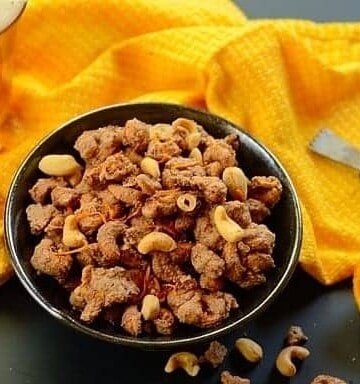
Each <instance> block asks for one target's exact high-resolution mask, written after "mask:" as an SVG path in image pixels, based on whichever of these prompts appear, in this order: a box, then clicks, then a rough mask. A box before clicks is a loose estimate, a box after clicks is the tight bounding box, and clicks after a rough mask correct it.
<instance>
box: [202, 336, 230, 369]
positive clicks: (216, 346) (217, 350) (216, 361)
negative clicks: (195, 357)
mask: <svg viewBox="0 0 360 384" xmlns="http://www.w3.org/2000/svg"><path fill="white" fill-rule="evenodd" d="M227 353H228V350H227V348H226V347H225V345H222V344H221V343H219V342H218V341H212V342H211V343H210V345H209V348H208V349H207V350H206V351H205V352H204V354H203V355H202V356H200V358H199V362H200V363H210V364H211V365H212V367H213V368H217V367H218V366H219V365H220V364H222V363H223V361H224V359H225V357H226V355H227Z"/></svg>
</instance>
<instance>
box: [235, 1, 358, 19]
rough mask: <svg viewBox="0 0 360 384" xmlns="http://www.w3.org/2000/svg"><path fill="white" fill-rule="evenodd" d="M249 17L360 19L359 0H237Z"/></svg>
mask: <svg viewBox="0 0 360 384" xmlns="http://www.w3.org/2000/svg"><path fill="white" fill-rule="evenodd" d="M235 3H236V4H238V5H239V6H240V7H241V8H242V9H243V10H244V11H245V13H246V14H247V15H248V17H249V18H274V17H276V18H278V17H282V18H292V19H293V18H296V19H301V18H302V19H311V20H316V21H335V20H336V21H348V20H351V21H360V1H359V0H235Z"/></svg>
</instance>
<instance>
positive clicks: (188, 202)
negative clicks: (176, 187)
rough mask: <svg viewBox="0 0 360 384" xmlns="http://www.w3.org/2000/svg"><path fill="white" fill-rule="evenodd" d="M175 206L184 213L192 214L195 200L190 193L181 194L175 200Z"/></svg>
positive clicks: (195, 203)
mask: <svg viewBox="0 0 360 384" xmlns="http://www.w3.org/2000/svg"><path fill="white" fill-rule="evenodd" d="M176 205H177V206H178V207H179V209H181V210H182V211H184V212H192V211H193V210H194V209H195V208H196V205H197V198H196V196H195V195H192V194H191V193H183V194H181V195H180V196H179V197H178V198H177V200H176Z"/></svg>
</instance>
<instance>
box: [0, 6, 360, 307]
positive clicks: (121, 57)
mask: <svg viewBox="0 0 360 384" xmlns="http://www.w3.org/2000/svg"><path fill="white" fill-rule="evenodd" d="M18 37H19V39H18V42H17V45H16V47H15V50H14V55H13V57H12V59H13V69H14V82H13V98H12V101H11V112H12V116H10V117H9V119H8V120H7V123H6V125H5V126H3V127H2V133H1V132H0V135H1V134H3V133H4V130H5V129H6V136H7V139H8V142H9V143H10V145H8V147H7V148H5V151H4V152H3V153H2V154H0V164H1V167H2V171H1V175H0V193H1V195H3V196H4V195H5V194H6V191H7V189H8V185H9V181H10V179H11V177H12V175H13V172H14V169H15V168H16V166H17V165H18V163H19V160H20V159H21V158H22V157H23V156H24V154H26V152H27V151H28V150H29V149H30V148H31V147H32V146H33V145H34V144H35V143H36V141H37V140H38V139H39V138H40V137H41V136H43V135H44V134H45V133H47V132H49V131H50V130H52V129H54V128H55V127H57V126H58V125H59V124H60V123H62V122H64V121H66V120H67V119H68V118H70V117H73V116H75V115H77V114H79V113H81V112H84V111H87V110H89V109H91V108H94V107H98V106H101V105H105V104H110V103H117V102H124V101H166V102H175V103H184V104H187V105H192V106H204V105H205V106H206V107H207V108H208V110H209V111H210V112H213V113H215V114H218V115H221V116H224V117H226V118H228V119H230V120H232V121H234V122H235V123H237V124H239V125H240V126H242V127H244V128H245V129H246V130H247V131H248V132H250V133H251V134H252V135H254V136H255V137H256V138H258V139H259V140H261V141H262V142H263V143H264V144H265V145H266V146H268V147H269V148H270V149H271V150H272V151H273V152H274V153H275V155H277V156H278V157H279V158H280V160H281V161H282V163H283V164H284V165H285V167H286V169H287V170H288V171H289V173H290V175H291V177H292V179H293V181H294V183H295V185H296V188H297V190H298V192H299V195H300V197H301V201H302V205H303V214H304V222H305V228H304V231H305V233H304V242H303V249H302V254H301V265H302V267H303V268H304V269H305V270H306V271H307V272H308V273H310V274H311V275H312V276H314V277H315V278H316V279H318V280H319V281H321V282H322V283H324V284H333V283H336V282H338V281H340V280H343V279H345V278H349V277H351V276H353V274H354V271H355V266H356V265H357V266H358V267H357V269H356V271H357V273H356V276H355V277H354V282H356V284H357V285H356V292H357V295H356V297H357V299H358V303H359V305H360V293H359V291H360V287H359V285H360V236H359V234H360V209H359V196H360V193H359V191H360V189H359V187H360V178H359V176H358V175H357V173H356V172H355V171H354V170H351V169H350V168H346V167H345V166H342V165H339V164H336V163H334V162H332V161H329V160H326V159H324V158H320V157H318V156H316V155H314V154H312V153H309V151H308V150H307V144H308V142H309V141H310V139H311V138H312V137H313V135H314V134H315V132H316V131H317V130H318V129H319V128H320V127H330V128H331V129H333V130H334V131H335V132H336V133H338V134H340V135H341V136H343V137H344V138H345V139H347V140H348V141H350V142H352V143H353V144H354V145H357V146H359V147H360V24H321V25H320V24H315V23H312V22H307V21H293V20H278V21H269V20H260V21H247V20H246V18H245V16H244V15H243V13H242V12H241V11H240V10H238V9H237V8H236V6H235V5H234V4H233V3H232V2H231V1H227V0H207V1H195V0H182V1H177V0H122V1H116V0H113V1H106V2H104V1H100V0H93V1H85V0H72V1H70V0H67V1H65V0H59V1H50V0H31V1H30V2H29V4H28V7H27V9H26V11H25V14H24V15H23V17H22V19H21V20H20V22H19V25H18ZM0 97H1V95H0ZM2 252H3V250H2ZM0 259H1V257H0ZM1 268H3V267H2V264H0V269H1Z"/></svg>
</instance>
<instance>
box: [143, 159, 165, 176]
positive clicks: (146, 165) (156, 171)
mask: <svg viewBox="0 0 360 384" xmlns="http://www.w3.org/2000/svg"><path fill="white" fill-rule="evenodd" d="M140 168H141V170H142V171H143V172H144V173H147V174H148V175H150V176H152V177H154V178H155V179H158V178H159V177H160V175H161V173H160V167H159V163H158V162H157V161H156V160H155V159H152V158H151V157H144V158H143V159H142V160H141V163H140Z"/></svg>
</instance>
